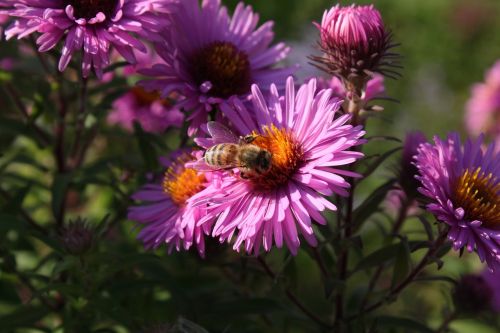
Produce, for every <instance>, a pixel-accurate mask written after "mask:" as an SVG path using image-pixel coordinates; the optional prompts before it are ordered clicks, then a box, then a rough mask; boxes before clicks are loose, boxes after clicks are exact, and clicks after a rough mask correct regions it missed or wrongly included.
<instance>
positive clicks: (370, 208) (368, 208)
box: [353, 179, 395, 229]
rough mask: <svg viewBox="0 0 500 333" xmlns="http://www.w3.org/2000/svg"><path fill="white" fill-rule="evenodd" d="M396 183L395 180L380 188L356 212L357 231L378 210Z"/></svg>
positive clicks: (354, 213)
mask: <svg viewBox="0 0 500 333" xmlns="http://www.w3.org/2000/svg"><path fill="white" fill-rule="evenodd" d="M394 183H395V180H394V179H390V180H389V181H387V182H385V183H384V184H382V185H381V186H379V187H378V188H377V189H376V190H375V191H373V192H372V193H371V194H370V195H369V196H368V198H366V200H365V201H363V202H362V203H361V204H360V205H359V206H358V207H357V208H356V209H355V210H354V212H353V215H354V226H355V228H356V229H359V228H360V227H361V226H362V225H363V223H364V222H366V221H367V220H368V218H369V217H370V216H371V215H372V214H373V213H375V212H376V211H377V210H378V208H379V206H380V204H381V203H382V202H383V201H384V199H385V197H386V196H387V192H389V191H390V190H392V189H393V186H394Z"/></svg>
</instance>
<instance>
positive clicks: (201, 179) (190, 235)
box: [128, 152, 217, 256]
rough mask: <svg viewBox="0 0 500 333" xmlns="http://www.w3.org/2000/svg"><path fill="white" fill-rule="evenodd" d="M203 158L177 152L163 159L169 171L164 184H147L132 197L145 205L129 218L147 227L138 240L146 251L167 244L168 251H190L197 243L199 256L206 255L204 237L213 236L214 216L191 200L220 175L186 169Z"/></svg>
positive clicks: (199, 155)
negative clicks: (189, 162) (211, 221)
mask: <svg viewBox="0 0 500 333" xmlns="http://www.w3.org/2000/svg"><path fill="white" fill-rule="evenodd" d="M200 157H201V152H193V153H185V152H184V153H182V152H178V153H175V154H173V155H172V157H171V158H169V159H164V160H163V165H164V166H165V167H166V168H167V171H166V172H165V175H164V178H163V181H160V182H158V183H153V184H148V185H146V186H144V187H143V188H142V189H141V190H139V191H138V192H137V193H135V194H134V195H133V199H134V200H138V201H142V204H141V205H140V206H135V207H130V208H129V213H128V218H129V219H130V220H135V221H137V222H139V223H140V224H143V225H144V227H143V228H142V230H141V232H140V233H139V235H138V236H137V237H138V238H139V239H140V240H142V241H143V243H144V246H145V247H146V248H156V247H158V246H160V245H161V244H167V245H168V246H169V251H172V249H173V248H174V247H175V248H176V250H177V251H179V250H181V249H185V250H188V249H189V248H190V247H191V246H192V245H193V243H194V244H195V245H196V247H197V249H198V252H199V253H200V255H201V256H203V255H204V253H205V239H204V235H206V234H209V233H210V227H211V223H210V219H211V218H210V217H211V215H210V214H207V210H206V209H205V208H204V207H203V206H196V207H194V206H193V205H191V204H190V203H189V199H190V198H191V197H192V196H193V195H195V194H197V193H199V192H200V191H203V190H204V188H205V187H207V185H208V183H209V182H210V181H211V179H212V178H213V177H216V176H217V175H216V173H213V172H212V173H206V174H203V173H200V172H198V171H196V170H194V169H190V168H186V167H185V163H186V162H188V161H190V160H193V159H195V158H200ZM201 218H204V220H205V221H206V222H205V223H204V224H203V225H202V226H199V225H198V224H197V221H199V220H200V219H201ZM212 220H213V219H212Z"/></svg>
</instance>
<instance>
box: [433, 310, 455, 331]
mask: <svg viewBox="0 0 500 333" xmlns="http://www.w3.org/2000/svg"><path fill="white" fill-rule="evenodd" d="M456 317H457V313H456V312H455V311H453V312H451V313H450V314H448V316H446V317H445V318H444V320H443V322H442V323H441V325H440V326H439V327H438V329H437V330H436V333H444V332H446V331H447V330H448V326H450V323H451V322H452V321H453V320H455V318H456Z"/></svg>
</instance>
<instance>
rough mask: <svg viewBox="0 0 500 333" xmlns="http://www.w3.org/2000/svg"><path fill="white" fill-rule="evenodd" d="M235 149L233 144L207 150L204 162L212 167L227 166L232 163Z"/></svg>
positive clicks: (222, 144) (223, 144)
mask: <svg viewBox="0 0 500 333" xmlns="http://www.w3.org/2000/svg"><path fill="white" fill-rule="evenodd" d="M236 153H237V148H236V146H235V145H234V144H227V143H221V144H218V145H215V146H212V147H210V148H209V149H207V151H206V152H205V155H204V159H205V162H206V163H207V164H208V165H212V166H227V165H231V164H233V163H234V158H235V155H236Z"/></svg>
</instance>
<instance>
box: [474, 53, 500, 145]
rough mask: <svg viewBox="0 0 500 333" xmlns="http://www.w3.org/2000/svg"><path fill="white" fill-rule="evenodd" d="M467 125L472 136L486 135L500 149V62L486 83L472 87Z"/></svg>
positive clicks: (489, 74) (496, 64) (489, 73)
mask: <svg viewBox="0 0 500 333" xmlns="http://www.w3.org/2000/svg"><path fill="white" fill-rule="evenodd" d="M465 125H466V128H467V130H468V131H469V133H470V134H471V135H473V136H478V135H480V134H481V133H486V134H488V135H489V136H490V137H491V138H492V139H493V140H495V141H496V142H497V149H498V148H499V147H500V60H499V61H497V62H496V63H495V64H494V65H493V67H492V68H491V69H490V70H489V71H488V73H487V74H486V78H485V82H484V83H477V84H475V85H474V86H473V87H472V96H471V98H470V99H469V101H468V102H467V105H466V114H465Z"/></svg>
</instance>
